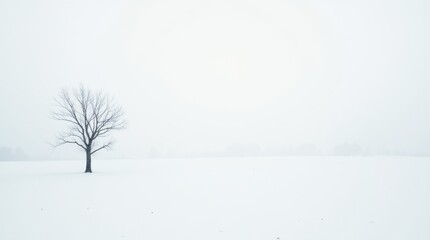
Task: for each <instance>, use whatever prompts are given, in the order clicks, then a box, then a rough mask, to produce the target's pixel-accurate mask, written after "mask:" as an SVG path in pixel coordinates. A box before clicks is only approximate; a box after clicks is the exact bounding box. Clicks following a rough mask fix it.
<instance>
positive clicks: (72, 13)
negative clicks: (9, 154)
mask: <svg viewBox="0 0 430 240" xmlns="http://www.w3.org/2000/svg"><path fill="white" fill-rule="evenodd" d="M429 12H430V2H429V1H424V0H423V1H420V0H413V1H406V0H403V1H392V0H391V1H388V0H387V1H383V0H372V1H370V0H364V1H334V0H328V1H317V0H315V1H314V0H308V1H272V0H265V1H244V0H228V1H227V0H225V1H190V0H184V1H174V0H172V1H163V0H158V1H109V0H108V1H106V0H103V1H80V0H77V1H44V0H41V1H22V0H17V1H1V2H0V83H1V86H0V112H1V119H0V123H1V124H0V146H2V147H8V148H11V149H16V148H19V149H22V151H24V152H25V154H27V155H28V156H29V157H30V158H32V157H34V158H35V157H36V156H39V157H41V156H42V157H46V158H70V157H78V156H80V155H78V154H79V152H78V150H74V148H68V147H66V148H63V149H56V150H55V151H53V150H52V149H51V147H50V145H49V144H48V143H49V142H52V141H54V139H55V135H56V133H57V132H58V131H59V130H61V127H62V126H64V125H63V124H62V123H58V122H55V121H54V120H52V119H51V118H50V112H51V111H52V110H53V109H54V102H53V98H54V97H55V96H56V95H57V94H58V93H59V91H60V90H61V89H62V88H64V87H67V88H73V87H77V86H79V84H80V83H82V84H84V85H85V86H88V87H90V88H92V89H100V90H103V91H105V92H107V93H109V94H112V95H114V96H115V97H116V99H117V100H118V102H120V103H121V104H122V105H123V107H124V108H125V110H126V113H127V119H128V122H129V124H128V128H127V129H126V130H124V131H122V132H118V133H116V134H115V136H114V138H115V139H116V145H115V147H114V150H113V151H111V152H108V153H103V154H102V155H101V156H103V157H133V158H136V157H145V156H150V155H151V154H154V152H155V151H156V152H158V153H159V154H160V155H162V156H175V155H181V154H201V153H214V152H223V151H225V150H226V149H228V148H229V146H230V147H231V146H237V145H246V146H251V147H250V148H257V147H256V146H259V148H260V150H261V151H262V152H264V151H269V150H268V149H278V148H285V147H286V146H290V147H291V146H293V147H294V146H300V145H302V144H314V145H315V146H316V147H317V148H318V151H320V152H321V153H325V154H329V153H331V152H332V149H333V148H334V147H335V146H336V145H338V144H343V143H351V144H352V143H356V144H358V145H360V146H361V147H362V148H363V149H365V150H366V151H371V152H377V151H380V150H381V149H385V150H386V151H388V152H390V151H391V152H394V153H406V154H430V105H429V103H430V94H429V93H430V67H429V66H430V46H429V43H430V31H429V24H430V17H429ZM253 146H254V147H253ZM208 155H210V154H208Z"/></svg>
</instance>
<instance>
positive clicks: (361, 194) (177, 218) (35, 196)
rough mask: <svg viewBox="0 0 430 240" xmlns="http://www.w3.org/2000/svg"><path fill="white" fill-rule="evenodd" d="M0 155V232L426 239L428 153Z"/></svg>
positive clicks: (187, 238)
mask: <svg viewBox="0 0 430 240" xmlns="http://www.w3.org/2000/svg"><path fill="white" fill-rule="evenodd" d="M93 169H94V173H93V174H84V173H83V170H84V161H45V162H0V193H1V197H0V239H5V240H15V239H16V240H18V239H19V240H26V239H28V240H30V239H31V240H34V239H43V240H58V239H64V240H65V239H81V240H82V239H104V240H109V239H151V240H157V239H166V240H167V239H175V240H178V239H183V240H192V239H205V240H211V239H227V240H239V239H243V240H264V239H269V240H270V239H273V240H275V239H295V240H300V239H309V240H315V239H327V240H336V239H339V240H345V239H366V240H371V239H375V240H381V239H390V240H396V239H399V240H400V239H402V240H403V239H414V240H419V239H423V240H424V239H425V240H427V239H430V227H429V226H430V225H429V224H430V204H429V203H430V159H429V158H424V157H283V158H275V157H270V158H263V157H261V158H226V159H216V158H213V159H153V160H97V159H96V160H94V164H93Z"/></svg>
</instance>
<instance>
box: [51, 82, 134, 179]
mask: <svg viewBox="0 0 430 240" xmlns="http://www.w3.org/2000/svg"><path fill="white" fill-rule="evenodd" d="M55 102H56V103H57V107H58V108H57V110H56V111H54V112H53V118H54V119H55V120H59V121H64V122H66V123H68V129H67V131H65V132H63V133H61V134H60V135H59V136H58V137H57V143H56V144H55V145H54V146H55V147H58V146H61V145H64V144H76V145H77V146H79V147H80V148H82V149H83V150H84V151H85V153H86V159H87V161H86V169H85V172H92V171H91V155H93V154H94V153H96V152H98V151H100V150H102V149H109V148H110V147H111V146H112V144H113V142H112V140H108V141H106V142H101V141H100V140H102V139H104V138H106V137H108V135H109V133H110V132H111V131H112V130H118V129H123V128H124V127H125V124H126V123H125V120H124V111H123V110H122V108H121V107H120V106H119V105H117V104H116V102H115V101H114V99H113V98H112V97H110V96H107V95H105V94H103V93H101V92H98V93H94V92H92V91H90V90H88V89H86V88H84V87H80V88H79V89H78V90H74V91H69V90H67V89H64V90H63V91H62V92H61V93H60V94H59V96H58V97H57V98H56V99H55Z"/></svg>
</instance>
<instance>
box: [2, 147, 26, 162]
mask: <svg viewBox="0 0 430 240" xmlns="http://www.w3.org/2000/svg"><path fill="white" fill-rule="evenodd" d="M26 159H27V157H26V155H25V153H24V152H23V151H22V150H21V149H19V148H17V149H12V148H9V147H3V146H0V161H17V160H26Z"/></svg>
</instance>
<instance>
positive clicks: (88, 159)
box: [85, 151, 92, 173]
mask: <svg viewBox="0 0 430 240" xmlns="http://www.w3.org/2000/svg"><path fill="white" fill-rule="evenodd" d="M85 172H86V173H87V172H88V173H92V171H91V151H87V166H86V168H85Z"/></svg>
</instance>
